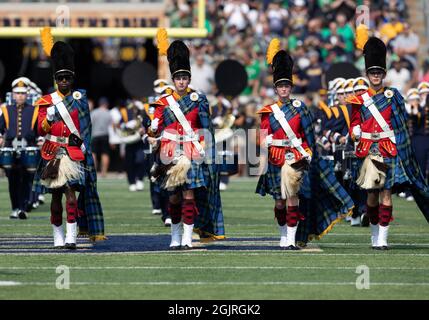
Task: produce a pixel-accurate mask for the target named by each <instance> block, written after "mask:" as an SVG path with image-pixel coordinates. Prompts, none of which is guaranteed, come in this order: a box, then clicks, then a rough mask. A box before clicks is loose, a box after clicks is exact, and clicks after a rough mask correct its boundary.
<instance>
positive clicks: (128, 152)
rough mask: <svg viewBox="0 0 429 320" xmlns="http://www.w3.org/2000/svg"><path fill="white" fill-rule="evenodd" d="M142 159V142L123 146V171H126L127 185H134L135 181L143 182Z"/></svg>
mask: <svg viewBox="0 0 429 320" xmlns="http://www.w3.org/2000/svg"><path fill="white" fill-rule="evenodd" d="M144 158H145V154H144V151H143V142H142V141H139V142H136V143H132V144H127V145H126V146H125V170H126V171H127V178H128V183H129V184H135V183H136V181H137V180H143V176H144Z"/></svg>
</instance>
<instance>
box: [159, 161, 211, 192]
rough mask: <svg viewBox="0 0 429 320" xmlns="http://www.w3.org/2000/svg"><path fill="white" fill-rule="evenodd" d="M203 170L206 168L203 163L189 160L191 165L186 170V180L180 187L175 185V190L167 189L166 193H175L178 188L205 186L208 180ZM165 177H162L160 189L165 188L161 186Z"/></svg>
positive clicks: (186, 188) (189, 188) (188, 188)
mask: <svg viewBox="0 0 429 320" xmlns="http://www.w3.org/2000/svg"><path fill="white" fill-rule="evenodd" d="M204 170H208V168H207V166H206V165H205V164H204V163H197V162H195V161H191V167H190V168H189V171H188V175H187V177H188V179H187V180H188V181H187V182H186V183H185V184H184V185H183V186H180V187H177V188H176V189H175V190H168V193H169V194H170V195H171V194H175V193H176V192H177V191H178V190H179V189H180V190H192V189H198V188H202V187H204V188H205V187H207V185H208V182H207V181H206V178H205V177H204ZM166 178H167V177H164V179H163V180H162V182H161V183H160V185H161V189H163V190H165V188H163V187H162V186H163V185H164V182H165V179H166Z"/></svg>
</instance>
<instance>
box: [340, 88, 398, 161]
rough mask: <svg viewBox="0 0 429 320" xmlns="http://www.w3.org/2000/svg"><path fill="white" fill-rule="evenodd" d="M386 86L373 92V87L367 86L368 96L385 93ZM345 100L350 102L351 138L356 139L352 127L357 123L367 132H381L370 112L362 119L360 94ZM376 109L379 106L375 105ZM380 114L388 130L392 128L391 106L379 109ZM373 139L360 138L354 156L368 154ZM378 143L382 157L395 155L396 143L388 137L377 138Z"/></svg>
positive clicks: (362, 156)
mask: <svg viewBox="0 0 429 320" xmlns="http://www.w3.org/2000/svg"><path fill="white" fill-rule="evenodd" d="M385 89H386V88H383V89H381V90H380V91H379V92H375V91H374V90H373V89H371V88H369V89H368V90H367V92H368V94H369V96H370V97H373V96H375V95H379V94H385V92H386V91H387V90H385ZM386 96H388V92H387V93H386ZM347 102H348V103H351V104H352V117H351V121H350V129H349V133H350V137H352V139H353V140H356V139H355V137H354V135H353V128H354V127H355V126H357V125H360V127H361V130H362V132H368V133H380V132H383V129H382V128H381V127H380V125H379V124H378V122H377V121H376V119H375V118H374V116H373V115H372V114H371V116H369V117H367V119H364V117H363V114H362V113H363V110H362V108H363V103H364V101H363V98H362V95H359V96H351V97H349V98H347ZM377 108H378V109H380V107H379V106H377ZM379 111H380V114H381V115H382V116H383V118H384V120H385V121H386V123H387V124H388V125H389V128H390V130H393V127H392V123H391V117H392V106H391V105H388V106H387V107H386V108H384V110H379ZM374 142H375V141H373V140H371V139H365V138H362V137H361V139H360V140H359V143H358V145H357V147H356V156H357V157H359V158H364V157H366V156H367V155H368V153H369V150H370V148H371V145H372V144H373V143H374ZM378 145H379V151H380V154H381V155H382V156H383V157H386V158H392V157H395V156H396V155H397V153H398V151H397V149H396V145H395V144H394V143H393V142H392V141H391V140H390V139H389V138H382V139H379V140H378Z"/></svg>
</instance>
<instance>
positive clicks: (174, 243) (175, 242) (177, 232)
mask: <svg viewBox="0 0 429 320" xmlns="http://www.w3.org/2000/svg"><path fill="white" fill-rule="evenodd" d="M181 229H182V228H181V222H179V223H176V224H174V223H172V224H171V243H170V248H171V247H180V244H181V242H182V230H181Z"/></svg>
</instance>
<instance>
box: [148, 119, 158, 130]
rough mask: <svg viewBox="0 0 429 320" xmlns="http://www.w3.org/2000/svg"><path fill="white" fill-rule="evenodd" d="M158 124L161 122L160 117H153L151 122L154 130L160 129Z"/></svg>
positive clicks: (151, 127)
mask: <svg viewBox="0 0 429 320" xmlns="http://www.w3.org/2000/svg"><path fill="white" fill-rule="evenodd" d="M158 124H159V119H158V118H155V119H153V120H152V122H151V124H150V129H151V130H152V131H153V132H155V131H158Z"/></svg>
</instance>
